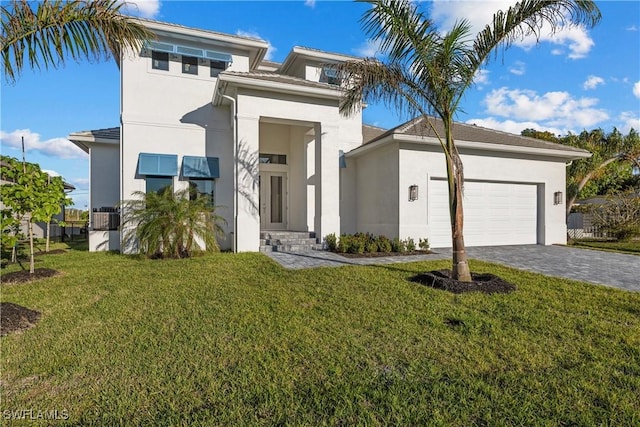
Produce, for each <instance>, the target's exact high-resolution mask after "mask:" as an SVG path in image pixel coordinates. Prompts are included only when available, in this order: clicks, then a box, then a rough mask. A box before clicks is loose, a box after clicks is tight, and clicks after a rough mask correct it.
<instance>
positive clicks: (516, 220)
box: [429, 180, 538, 248]
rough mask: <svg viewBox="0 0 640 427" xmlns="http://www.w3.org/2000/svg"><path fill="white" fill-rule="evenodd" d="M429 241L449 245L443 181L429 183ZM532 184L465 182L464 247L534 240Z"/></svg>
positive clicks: (432, 243) (443, 245) (534, 223)
mask: <svg viewBox="0 0 640 427" xmlns="http://www.w3.org/2000/svg"><path fill="white" fill-rule="evenodd" d="M429 190H430V194H429V197H430V204H429V209H430V217H429V228H430V234H431V235H430V236H429V242H430V243H431V246H432V247H434V248H438V247H439V248H442V247H450V246H451V224H450V221H449V207H448V203H449V193H448V189H447V182H446V181H442V180H432V181H431V183H430V189H429ZM537 199H538V190H537V186H536V185H535V184H510V183H496V182H475V181H467V182H465V188H464V202H463V203H464V205H463V206H464V240H465V244H466V245H467V246H491V245H525V244H535V243H537V240H538V239H537V208H538V206H537Z"/></svg>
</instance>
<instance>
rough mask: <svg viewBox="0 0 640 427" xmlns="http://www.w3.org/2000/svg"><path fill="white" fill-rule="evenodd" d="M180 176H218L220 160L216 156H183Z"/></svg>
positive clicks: (203, 177) (208, 177)
mask: <svg viewBox="0 0 640 427" xmlns="http://www.w3.org/2000/svg"><path fill="white" fill-rule="evenodd" d="M182 176H184V177H185V178H201V179H214V178H220V161H219V160H218V158H217V157H199V156H184V157H183V158H182Z"/></svg>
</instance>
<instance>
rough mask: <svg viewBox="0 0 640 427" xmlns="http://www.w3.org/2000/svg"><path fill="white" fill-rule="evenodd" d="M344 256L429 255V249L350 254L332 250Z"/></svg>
mask: <svg viewBox="0 0 640 427" xmlns="http://www.w3.org/2000/svg"><path fill="white" fill-rule="evenodd" d="M334 253H336V254H338V255H342V256H343V257H345V258H382V257H388V256H406V255H429V254H432V253H433V252H431V251H411V252H365V253H363V254H350V253H342V252H334Z"/></svg>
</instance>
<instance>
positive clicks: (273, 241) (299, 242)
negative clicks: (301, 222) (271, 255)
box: [260, 231, 322, 252]
mask: <svg viewBox="0 0 640 427" xmlns="http://www.w3.org/2000/svg"><path fill="white" fill-rule="evenodd" d="M321 249H322V244H320V243H318V240H317V239H316V233H314V232H309V231H261V232H260V252H304V251H311V250H321Z"/></svg>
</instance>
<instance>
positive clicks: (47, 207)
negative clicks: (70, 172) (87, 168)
mask: <svg viewBox="0 0 640 427" xmlns="http://www.w3.org/2000/svg"><path fill="white" fill-rule="evenodd" d="M71 204H73V202H72V201H71V199H70V198H69V197H67V195H66V194H65V192H64V182H63V181H62V177H59V176H54V177H51V176H48V175H47V183H46V185H45V186H44V188H43V189H42V194H41V196H40V204H39V206H38V208H37V212H36V216H37V217H38V218H41V219H42V221H44V222H46V223H47V232H46V235H47V240H46V244H45V252H49V241H50V240H51V239H50V235H51V221H55V222H57V223H59V224H64V218H63V219H62V220H56V219H54V217H55V216H56V215H58V214H59V213H60V212H62V207H63V206H70V205H71Z"/></svg>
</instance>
